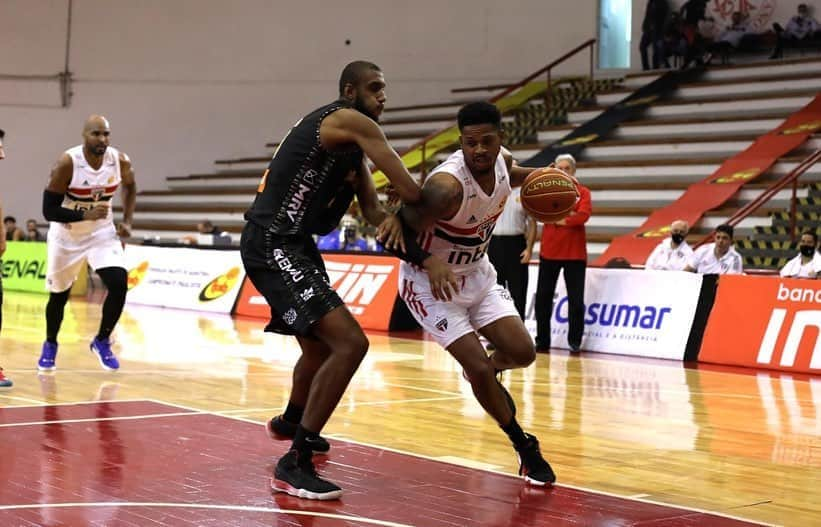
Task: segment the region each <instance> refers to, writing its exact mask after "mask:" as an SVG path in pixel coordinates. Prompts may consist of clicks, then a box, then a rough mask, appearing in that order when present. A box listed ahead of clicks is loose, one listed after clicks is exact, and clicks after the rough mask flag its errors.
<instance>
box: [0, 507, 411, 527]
mask: <svg viewBox="0 0 821 527" xmlns="http://www.w3.org/2000/svg"><path fill="white" fill-rule="evenodd" d="M82 507H157V508H174V509H206V510H223V511H241V512H266V513H272V514H293V515H295V516H312V517H318V518H331V519H334V520H343V521H356V522H362V523H369V524H371V525H380V526H382V527H413V525H408V524H405V523H396V522H389V521H384V520H374V519H373V518H366V517H364V516H351V515H348V514H334V513H331V512H311V511H298V510H293V509H271V508H268V507H255V506H251V505H209V504H205V503H152V502H147V501H145V502H130V501H123V502H120V501H97V502H88V503H83V502H76V503H36V504H32V505H0V511H4V510H6V511H14V510H28V509H69V508H82Z"/></svg>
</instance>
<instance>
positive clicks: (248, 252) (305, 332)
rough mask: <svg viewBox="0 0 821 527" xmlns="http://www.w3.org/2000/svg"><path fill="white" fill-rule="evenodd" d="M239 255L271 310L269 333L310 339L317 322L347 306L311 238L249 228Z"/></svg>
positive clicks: (252, 225) (242, 240) (247, 225)
mask: <svg viewBox="0 0 821 527" xmlns="http://www.w3.org/2000/svg"><path fill="white" fill-rule="evenodd" d="M240 254H241V256H242V263H243V265H244V266H245V272H246V273H247V274H248V278H249V279H250V280H251V283H253V284H254V287H256V288H257V290H258V291H259V292H260V294H262V296H264V297H265V300H266V301H267V302H268V305H269V306H270V307H271V322H270V323H269V324H268V325H267V326H266V327H265V331H271V332H274V333H282V334H284V335H299V336H311V326H312V325H313V324H314V323H315V322H317V321H318V320H319V319H321V318H322V317H324V316H325V315H327V314H328V313H329V312H330V311H331V310H333V309H335V308H337V307H339V306H341V305H343V302H342V299H340V298H339V295H337V294H336V291H334V289H333V288H332V287H331V286H330V283H329V282H330V281H329V279H328V274H327V272H326V271H325V263H324V262H323V261H322V256H321V255H320V254H319V250H318V249H317V248H316V244H315V243H314V240H313V238H311V236H309V235H307V234H305V235H286V236H283V235H279V234H274V233H271V232H269V231H268V230H266V229H264V228H262V227H260V226H258V225H256V224H254V223H251V222H248V223H247V224H246V225H245V228H244V229H243V231H242V238H241V241H240Z"/></svg>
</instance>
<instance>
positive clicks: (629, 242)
mask: <svg viewBox="0 0 821 527" xmlns="http://www.w3.org/2000/svg"><path fill="white" fill-rule="evenodd" d="M819 129H821V94H819V95H817V96H816V97H815V98H814V99H813V100H812V101H811V102H810V103H809V104H808V105H806V106H805V107H803V108H802V109H801V110H799V111H797V112H795V113H794V114H792V115H791V116H790V117H789V118H788V119H787V120H786V121H784V122H783V123H782V124H781V125H780V126H778V127H777V128H775V129H773V130H771V131H769V132H767V133H766V134H764V135H762V136H761V137H759V138H758V139H756V140H755V142H754V143H753V144H752V145H750V146H749V147H748V148H747V149H746V150H744V151H742V152H740V153H738V154H736V155H735V156H733V157H731V158H729V159H727V160H726V161H725V162H724V163H723V164H722V165H721V166H720V167H719V168H718V170H716V171H715V172H714V173H713V174H712V175H711V176H709V177H707V178H706V179H704V180H702V181H699V182H698V183H695V184H693V185H690V186H689V187H688V188H687V190H686V191H684V193H683V194H682V195H681V196H679V198H678V199H677V200H676V201H674V202H673V203H671V204H669V205H667V206H665V207H662V208H660V209H657V210H656V211H655V212H653V214H651V215H650V217H649V218H647V220H646V221H645V222H644V223H643V224H642V225H641V227H639V228H638V229H636V230H634V231H633V232H631V233H629V234H624V235H622V236H619V237H617V238H614V239H613V241H612V242H610V245H609V246H608V247H607V250H605V251H604V253H603V254H602V255H601V256H599V257H598V258H597V259H596V264H597V265H603V264H604V263H605V262H607V261H608V260H610V259H611V258H614V257H616V256H621V257H624V258H627V260H629V261H630V263H632V264H643V263H644V262H645V261H646V260H647V257H648V256H649V255H650V253H651V252H652V251H653V249H654V248H655V246H656V245H658V243H659V242H660V241H661V240H663V239H664V238H666V237H668V236H669V235H670V224H671V223H672V222H673V221H675V220H684V221H686V222H687V223H689V224H690V225H695V224H697V223H698V222H699V220H700V219H701V217H702V216H703V215H704V213H705V212H706V211H708V210H713V209H715V208H718V207H719V206H721V205H723V204H724V203H726V202H727V200H729V199H730V198H732V197H733V196H734V195H735V194H736V193H737V192H738V191H739V189H741V187H742V186H744V185H745V184H746V183H749V182H751V181H753V180H755V179H756V178H757V177H759V176H760V175H761V174H763V173H764V172H766V171H767V170H769V169H770V167H771V166H772V165H773V164H774V163H775V162H776V161H778V158H780V157H781V156H783V155H785V154H787V153H788V152H790V151H791V150H794V149H795V148H797V147H798V146H800V145H801V144H803V143H804V142H806V141H807V139H809V138H810V136H811V135H812V134H814V133H815V132H816V131H818V130H819ZM581 179H582V181H584V174H583V173H582V174H581Z"/></svg>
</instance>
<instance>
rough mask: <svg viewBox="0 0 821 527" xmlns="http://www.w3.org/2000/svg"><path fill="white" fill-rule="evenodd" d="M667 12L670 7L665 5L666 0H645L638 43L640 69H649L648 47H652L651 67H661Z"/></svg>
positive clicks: (655, 68)
mask: <svg viewBox="0 0 821 527" xmlns="http://www.w3.org/2000/svg"><path fill="white" fill-rule="evenodd" d="M669 12H670V7H669V6H668V5H667V0H647V9H646V10H645V12H644V21H643V22H642V23H641V41H640V43H639V52H640V53H641V69H642V70H645V71H646V70H649V69H650V61H649V60H648V53H647V50H648V48H652V49H653V69H654V70H657V69H659V67H661V57H662V54H663V51H662V46H663V39H664V30H665V24H666V22H667V14H668V13H669Z"/></svg>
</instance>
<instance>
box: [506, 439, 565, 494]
mask: <svg viewBox="0 0 821 527" xmlns="http://www.w3.org/2000/svg"><path fill="white" fill-rule="evenodd" d="M525 436H527V443H525V444H524V445H521V446H519V447H516V453H517V454H518V455H519V475H520V476H522V477H524V478H525V481H527V482H528V483H530V484H531V485H537V486H540V487H542V486H545V485H548V484H550V485H552V484H553V483H555V481H556V474H554V473H553V469H552V468H550V463H548V462H547V461H545V459H544V458H543V457H542V452H541V450H539V440H538V439H536V436H534V435H531V434H525Z"/></svg>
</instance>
